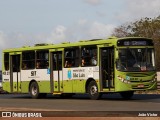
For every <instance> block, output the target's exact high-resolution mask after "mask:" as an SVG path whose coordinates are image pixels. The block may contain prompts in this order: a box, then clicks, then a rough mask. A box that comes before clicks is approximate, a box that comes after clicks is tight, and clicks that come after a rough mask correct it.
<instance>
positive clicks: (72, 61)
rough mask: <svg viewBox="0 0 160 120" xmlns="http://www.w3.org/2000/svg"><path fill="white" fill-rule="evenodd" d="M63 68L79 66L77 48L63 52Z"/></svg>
mask: <svg viewBox="0 0 160 120" xmlns="http://www.w3.org/2000/svg"><path fill="white" fill-rule="evenodd" d="M64 62H65V63H64V67H78V66H79V48H78V47H75V48H70V49H65V52H64Z"/></svg>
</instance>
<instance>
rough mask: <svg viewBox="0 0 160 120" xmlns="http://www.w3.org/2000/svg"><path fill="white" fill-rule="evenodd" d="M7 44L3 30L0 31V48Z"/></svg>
mask: <svg viewBox="0 0 160 120" xmlns="http://www.w3.org/2000/svg"><path fill="white" fill-rule="evenodd" d="M5 46H7V36H6V34H5V33H4V32H3V31H0V48H1V49H4V48H5Z"/></svg>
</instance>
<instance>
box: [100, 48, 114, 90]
mask: <svg viewBox="0 0 160 120" xmlns="http://www.w3.org/2000/svg"><path fill="white" fill-rule="evenodd" d="M100 79H101V82H100V83H101V90H102V91H103V89H109V91H111V90H112V89H111V88H114V48H113V47H102V48H100Z"/></svg>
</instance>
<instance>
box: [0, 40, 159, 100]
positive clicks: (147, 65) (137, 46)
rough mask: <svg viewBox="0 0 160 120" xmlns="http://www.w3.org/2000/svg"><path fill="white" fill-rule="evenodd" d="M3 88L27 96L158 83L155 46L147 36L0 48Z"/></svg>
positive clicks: (126, 91)
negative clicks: (1, 51) (26, 94)
mask: <svg viewBox="0 0 160 120" xmlns="http://www.w3.org/2000/svg"><path fill="white" fill-rule="evenodd" d="M2 72H3V90H5V91H8V92H9V93H30V95H31V96H32V98H40V97H45V96H46V94H47V93H52V94H53V95H56V94H61V95H62V96H63V95H70V96H71V95H73V94H76V93H78V94H79V93H82V94H85V93H88V94H89V96H90V98H91V99H99V98H100V97H101V95H102V94H104V93H120V94H121V96H122V97H123V98H125V99H129V98H131V97H132V96H133V94H134V92H135V91H146V90H147V91H148V90H155V89H156V88H157V76H156V70H155V51H154V46H153V41H152V40H151V39H148V38H141V37H127V38H116V37H110V38H108V39H93V40H82V41H79V42H75V43H69V42H68V43H67V42H66V43H61V44H36V45H35V46H32V47H31V46H24V47H22V48H14V49H6V50H3V63H2Z"/></svg>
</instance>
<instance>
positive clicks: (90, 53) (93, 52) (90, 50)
mask: <svg viewBox="0 0 160 120" xmlns="http://www.w3.org/2000/svg"><path fill="white" fill-rule="evenodd" d="M81 53H82V55H81V66H96V65H97V47H96V46H90V47H82V49H81Z"/></svg>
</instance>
